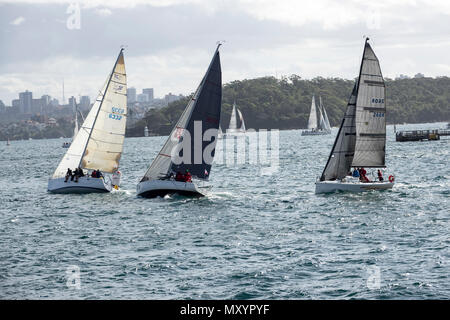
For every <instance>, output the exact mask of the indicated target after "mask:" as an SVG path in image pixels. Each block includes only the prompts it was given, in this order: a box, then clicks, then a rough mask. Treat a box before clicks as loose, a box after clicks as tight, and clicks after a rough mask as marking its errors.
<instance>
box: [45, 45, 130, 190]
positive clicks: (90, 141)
mask: <svg viewBox="0 0 450 320" xmlns="http://www.w3.org/2000/svg"><path fill="white" fill-rule="evenodd" d="M126 93H127V77H126V73H125V61H124V56H123V49H121V50H120V53H119V56H118V57H117V60H116V62H115V64H114V67H113V69H112V71H111V73H110V74H109V75H108V78H107V80H106V83H105V84H104V86H103V88H102V90H101V91H100V93H99V95H98V97H97V99H96V100H95V102H94V104H93V106H92V108H91V110H90V111H89V113H88V115H87V117H86V119H85V120H84V122H83V124H82V126H81V128H80V129H79V130H78V133H77V135H76V137H75V138H74V140H73V142H72V144H71V146H70V148H69V149H68V150H67V152H66V154H65V155H64V157H63V158H62V160H61V162H60V163H59V165H58V167H57V168H56V170H55V172H54V174H53V176H52V177H51V178H50V179H49V181H48V191H49V192H53V193H90V192H110V191H111V189H112V187H113V185H112V182H111V178H110V177H109V176H108V175H107V176H104V177H103V174H100V172H101V173H110V174H114V173H117V171H118V169H119V161H120V158H121V155H122V150H123V142H124V138H125V127H126V118H127V101H126V100H127V96H126ZM68 169H70V170H74V169H78V171H79V172H80V173H79V174H78V175H76V176H75V178H74V175H72V176H68V175H67V173H68V171H69V170H68Z"/></svg>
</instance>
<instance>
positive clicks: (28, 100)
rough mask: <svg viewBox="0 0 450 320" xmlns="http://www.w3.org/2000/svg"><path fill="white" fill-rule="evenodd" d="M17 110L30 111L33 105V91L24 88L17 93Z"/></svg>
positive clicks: (21, 111)
mask: <svg viewBox="0 0 450 320" xmlns="http://www.w3.org/2000/svg"><path fill="white" fill-rule="evenodd" d="M19 101H20V104H19V112H20V113H31V112H32V105H33V93H32V92H30V91H28V90H26V91H25V92H21V93H19Z"/></svg>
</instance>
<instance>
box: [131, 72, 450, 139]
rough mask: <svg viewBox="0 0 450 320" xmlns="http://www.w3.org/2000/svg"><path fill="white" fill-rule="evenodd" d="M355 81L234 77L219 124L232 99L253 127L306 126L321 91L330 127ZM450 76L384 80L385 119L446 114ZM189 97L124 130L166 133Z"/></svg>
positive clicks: (419, 118) (223, 124) (430, 119)
mask: <svg viewBox="0 0 450 320" xmlns="http://www.w3.org/2000/svg"><path fill="white" fill-rule="evenodd" d="M353 85H354V80H345V79H340V78H327V79H325V78H322V77H317V78H314V79H312V80H303V79H301V78H300V77H299V76H297V75H291V76H290V77H288V78H283V79H281V80H279V79H276V78H274V77H263V78H257V79H250V80H242V81H233V82H230V83H227V84H225V85H224V88H223V100H222V118H221V127H222V129H223V130H224V129H226V128H228V124H229V121H230V116H231V109H232V106H233V101H236V105H237V106H238V108H239V109H240V110H241V112H242V114H243V116H244V119H245V123H246V127H247V128H253V129H256V130H258V129H281V130H283V129H300V128H305V127H306V124H307V121H308V116H309V111H310V108H311V98H312V96H313V94H314V95H315V96H316V103H318V99H319V95H320V96H322V99H323V103H324V105H325V108H326V110H327V113H328V117H329V119H330V123H331V125H332V126H337V125H339V124H340V122H341V120H342V116H343V114H344V111H345V108H346V106H347V100H348V98H349V97H350V93H351V90H352V88H353ZM449 88H450V78H448V77H439V78H417V79H416V78H414V79H402V80H390V79H386V101H387V112H388V115H387V121H388V123H403V122H408V123H418V122H433V121H448V120H449V119H450V91H449ZM188 101H189V98H185V99H182V100H179V101H176V102H173V103H171V104H170V105H169V106H167V107H165V108H162V109H159V110H151V111H149V112H148V113H147V115H146V117H145V119H144V120H143V121H141V122H139V123H138V124H137V125H136V126H135V127H134V128H130V129H128V130H127V135H135V136H141V135H142V134H143V132H144V127H145V125H147V126H148V128H149V130H150V132H152V133H153V134H160V135H168V134H169V133H170V130H171V129H172V127H173V126H174V125H175V123H176V121H177V120H178V118H179V116H180V114H181V112H182V111H183V110H184V108H185V106H186V104H187V102H188Z"/></svg>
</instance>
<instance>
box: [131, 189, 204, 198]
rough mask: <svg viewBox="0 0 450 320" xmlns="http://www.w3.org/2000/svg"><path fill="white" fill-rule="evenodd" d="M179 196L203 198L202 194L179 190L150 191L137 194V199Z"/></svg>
mask: <svg viewBox="0 0 450 320" xmlns="http://www.w3.org/2000/svg"><path fill="white" fill-rule="evenodd" d="M173 194H179V195H181V196H185V197H204V195H203V194H201V193H198V192H192V191H181V190H177V191H175V190H161V189H159V190H150V191H146V192H143V193H141V194H139V197H143V198H156V197H164V196H166V195H173Z"/></svg>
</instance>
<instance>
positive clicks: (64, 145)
mask: <svg viewBox="0 0 450 320" xmlns="http://www.w3.org/2000/svg"><path fill="white" fill-rule="evenodd" d="M74 122H75V125H74V128H73V136H72V141H71V142H63V145H62V147H63V148H69V147H70V145H71V144H72V142H73V140H74V139H75V137H76V136H77V134H78V108H77V104H76V102H75V121H74Z"/></svg>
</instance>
